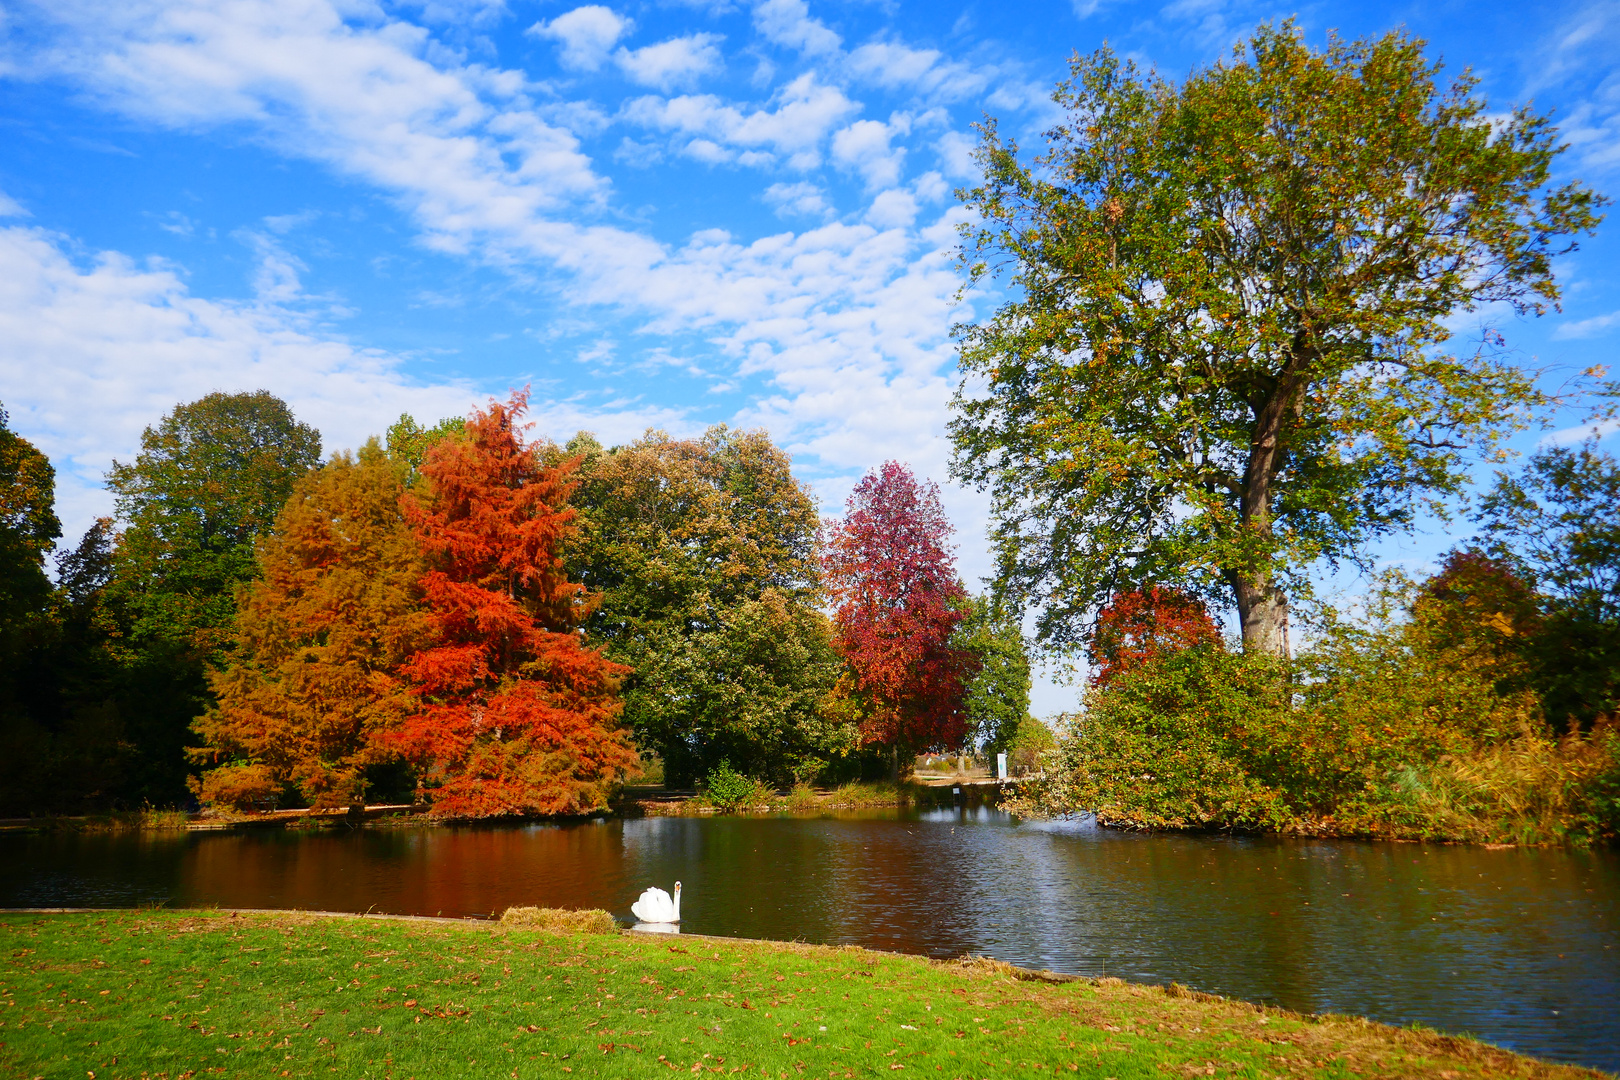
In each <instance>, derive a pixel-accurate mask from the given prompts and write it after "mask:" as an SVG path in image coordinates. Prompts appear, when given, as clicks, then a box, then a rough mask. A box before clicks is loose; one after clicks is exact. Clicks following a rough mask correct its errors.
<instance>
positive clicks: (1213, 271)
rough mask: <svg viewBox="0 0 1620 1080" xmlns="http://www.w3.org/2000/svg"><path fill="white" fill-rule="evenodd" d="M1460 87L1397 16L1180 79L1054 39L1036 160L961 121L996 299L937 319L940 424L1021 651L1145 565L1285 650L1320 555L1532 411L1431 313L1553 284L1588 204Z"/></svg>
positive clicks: (976, 270)
mask: <svg viewBox="0 0 1620 1080" xmlns="http://www.w3.org/2000/svg"><path fill="white" fill-rule="evenodd" d="M1476 82H1477V80H1476V79H1475V78H1474V77H1473V76H1471V75H1468V74H1466V73H1465V74H1463V75H1462V76H1460V77H1458V78H1456V79H1454V80H1452V81H1451V82H1450V84H1449V85H1446V84H1443V83H1442V82H1441V79H1440V66H1439V65H1438V64H1437V63H1435V62H1432V61H1430V60H1428V59H1427V58H1426V57H1425V56H1424V53H1423V47H1422V43H1421V42H1419V41H1416V40H1413V39H1411V38H1409V37H1406V36H1404V35H1402V34H1399V33H1391V34H1389V35H1386V36H1384V37H1382V38H1378V39H1375V40H1365V41H1357V42H1345V41H1341V40H1338V39H1336V38H1330V39H1329V41H1328V44H1327V46H1326V48H1324V49H1322V50H1316V49H1313V48H1311V47H1309V46H1308V45H1307V44H1306V43H1305V41H1304V38H1303V34H1302V33H1301V32H1300V31H1299V30H1298V29H1297V28H1296V27H1294V26H1293V25H1292V24H1284V25H1282V26H1280V27H1272V26H1263V27H1261V28H1260V29H1259V30H1258V31H1257V32H1256V33H1255V34H1254V36H1253V37H1252V38H1251V40H1250V41H1249V42H1248V43H1247V45H1246V46H1245V47H1240V48H1239V49H1238V50H1237V51H1236V52H1235V53H1234V54H1233V56H1232V57H1231V59H1230V60H1229V61H1228V62H1225V63H1219V64H1216V65H1214V66H1212V67H1209V68H1206V69H1203V70H1199V71H1195V72H1193V73H1192V74H1191V75H1189V76H1188V77H1187V78H1186V79H1185V80H1184V81H1183V82H1181V83H1180V84H1173V83H1171V82H1169V81H1167V80H1165V79H1163V78H1160V77H1158V76H1156V75H1150V74H1146V73H1143V72H1141V71H1139V70H1138V69H1136V68H1135V67H1134V66H1133V65H1132V64H1131V63H1129V62H1125V61H1122V60H1121V59H1120V58H1119V57H1118V56H1117V55H1116V54H1115V53H1113V52H1112V51H1111V50H1109V49H1106V48H1105V49H1103V50H1102V51H1100V52H1098V53H1096V54H1095V55H1093V56H1091V57H1086V58H1076V60H1075V61H1074V62H1073V65H1072V76H1071V78H1070V79H1069V80H1068V81H1066V82H1064V83H1062V84H1061V85H1060V86H1059V87H1058V89H1057V91H1056V93H1055V94H1054V100H1055V101H1056V102H1057V104H1058V105H1059V107H1060V108H1061V109H1062V110H1063V112H1064V114H1065V115H1064V117H1063V119H1062V121H1061V122H1060V123H1059V124H1058V125H1057V126H1056V127H1055V128H1053V130H1052V131H1051V132H1049V133H1048V135H1047V148H1046V152H1045V153H1044V154H1043V155H1042V156H1040V157H1038V158H1036V159H1035V161H1034V162H1032V163H1026V162H1025V161H1024V160H1022V159H1021V157H1020V152H1019V147H1018V146H1017V144H1016V143H1014V142H1013V141H1011V140H1007V139H1004V138H1003V137H1002V136H1001V134H1000V133H999V131H998V129H997V127H996V125H995V123H994V122H993V121H991V122H988V123H987V124H986V125H985V127H984V133H983V139H982V141H981V143H980V146H979V151H978V162H979V164H980V165H981V166H982V168H983V169H984V174H985V179H984V182H983V183H982V184H981V185H979V186H977V187H975V188H973V189H972V190H970V191H969V192H968V193H967V195H966V201H967V203H968V205H969V207H970V208H971V209H972V210H973V211H974V220H973V222H972V223H970V224H967V225H964V226H963V237H964V241H963V248H962V259H963V264H964V267H965V269H966V271H967V274H968V277H969V282H970V284H972V283H976V282H979V281H981V280H985V279H988V278H990V277H993V276H997V275H1002V274H1005V275H1007V278H1006V281H1005V284H1006V285H1007V286H1008V288H1007V289H1006V295H1008V296H1009V297H1011V298H1010V299H1008V300H1007V301H1006V303H1004V304H1003V305H1002V306H1001V307H1000V308H999V309H998V310H997V311H996V312H995V314H994V316H993V317H992V318H990V319H988V320H986V321H984V322H982V323H979V324H970V325H964V326H960V327H958V328H957V336H958V340H959V342H960V350H961V364H962V369H963V372H964V382H963V387H962V390H961V392H960V393H959V394H958V396H957V399H956V417H955V419H954V420H953V422H952V424H951V433H952V437H953V439H954V441H955V444H956V453H957V458H956V472H957V475H958V476H959V477H960V478H961V479H963V480H965V481H967V482H969V483H972V484H975V485H977V486H979V487H980V488H981V489H988V490H990V492H991V493H992V495H993V497H994V503H993V507H994V514H995V518H996V527H995V534H994V535H995V543H996V547H997V552H998V560H999V562H998V580H997V590H998V593H999V594H1000V595H1002V596H1004V597H1007V598H1010V599H1011V600H1012V601H1014V602H1015V603H1017V604H1020V605H1023V604H1027V605H1031V606H1033V607H1034V608H1035V609H1036V610H1037V611H1038V620H1037V627H1038V632H1039V637H1040V640H1042V641H1043V642H1044V643H1046V644H1047V645H1049V646H1052V647H1055V648H1075V647H1078V646H1079V645H1080V644H1082V643H1083V641H1084V640H1085V637H1086V635H1087V633H1088V631H1089V624H1090V619H1091V613H1093V612H1095V611H1096V610H1097V609H1099V608H1100V607H1102V606H1103V605H1104V604H1105V603H1107V602H1108V600H1109V599H1110V598H1111V597H1112V596H1114V595H1116V594H1118V593H1123V592H1128V591H1130V590H1131V589H1134V588H1139V587H1141V586H1143V585H1146V584H1160V585H1166V586H1176V587H1183V588H1186V589H1189V590H1191V591H1193V592H1197V593H1203V594H1205V595H1209V596H1212V597H1218V598H1220V599H1222V600H1225V601H1227V602H1230V603H1233V604H1234V605H1235V606H1236V608H1237V609H1238V613H1239V616H1240V619H1241V628H1242V634H1243V640H1244V643H1245V647H1246V648H1251V649H1257V650H1259V651H1263V652H1268V653H1272V654H1282V653H1285V652H1286V651H1287V643H1288V637H1287V628H1288V621H1287V620H1288V611H1287V598H1288V594H1289V592H1291V591H1294V592H1297V591H1298V590H1300V589H1302V588H1305V587H1307V583H1308V579H1309V572H1310V569H1311V567H1312V566H1313V565H1314V564H1315V563H1317V561H1318V560H1322V559H1327V560H1342V559H1347V560H1359V559H1360V558H1361V556H1362V553H1363V552H1364V550H1365V543H1366V541H1367V540H1369V539H1370V538H1373V537H1377V536H1379V535H1381V534H1385V533H1388V532H1390V531H1391V530H1396V529H1401V528H1405V527H1406V526H1408V525H1409V524H1410V522H1411V521H1412V519H1413V515H1414V513H1415V512H1416V511H1417V510H1418V509H1419V508H1420V507H1423V506H1425V505H1430V506H1433V505H1437V504H1439V503H1443V502H1444V500H1446V499H1447V498H1448V497H1450V496H1452V495H1454V494H1456V493H1457V492H1458V491H1460V490H1461V489H1462V487H1463V486H1464V485H1465V484H1466V483H1467V481H1468V479H1469V471H1468V465H1469V455H1470V452H1478V453H1483V454H1485V455H1491V454H1493V453H1495V452H1496V449H1497V446H1498V443H1499V441H1500V440H1501V439H1502V438H1503V437H1504V436H1505V435H1506V434H1509V433H1511V432H1512V431H1514V430H1516V429H1517V428H1519V427H1520V426H1522V424H1524V423H1525V422H1526V420H1527V419H1528V418H1529V417H1530V416H1531V415H1532V414H1534V413H1535V412H1536V411H1537V410H1539V409H1540V408H1541V407H1543V406H1545V405H1547V404H1549V399H1548V397H1547V395H1546V394H1544V393H1543V392H1542V391H1541V390H1539V389H1538V388H1537V385H1536V373H1535V372H1532V371H1527V370H1524V369H1522V368H1520V367H1518V366H1516V365H1514V364H1513V363H1512V362H1511V361H1510V360H1508V359H1506V358H1505V356H1504V354H1502V353H1501V352H1500V350H1498V349H1496V348H1495V347H1494V345H1495V344H1496V343H1497V342H1498V340H1499V339H1498V337H1497V335H1495V334H1494V333H1491V334H1489V335H1487V340H1486V341H1485V342H1484V343H1483V344H1481V346H1480V347H1479V348H1477V349H1470V348H1465V349H1463V350H1459V351H1452V350H1451V349H1450V348H1449V346H1448V343H1447V340H1448V338H1449V337H1450V336H1451V331H1450V330H1449V329H1448V325H1447V324H1448V320H1449V319H1451V318H1452V317H1453V316H1454V315H1455V314H1456V313H1457V312H1459V311H1465V310H1472V309H1474V308H1476V307H1478V306H1480V305H1485V304H1492V303H1503V304H1507V305H1510V306H1511V307H1513V308H1514V309H1516V310H1518V311H1521V312H1524V311H1530V312H1535V313H1540V312H1541V311H1542V310H1543V309H1544V308H1545V307H1546V306H1547V305H1549V304H1552V303H1555V302H1556V301H1557V299H1558V296H1559V291H1558V287H1557V285H1556V283H1555V281H1554V279H1553V275H1552V270H1551V261H1552V258H1553V257H1554V256H1555V255H1556V254H1558V253H1559V252H1560V251H1563V250H1568V249H1569V248H1570V247H1572V246H1573V245H1572V244H1571V243H1570V242H1569V238H1570V237H1573V236H1576V235H1579V234H1582V233H1587V232H1590V231H1591V230H1592V229H1593V228H1594V226H1595V225H1596V224H1597V222H1598V221H1599V215H1598V210H1599V209H1600V207H1601V206H1602V204H1603V201H1604V200H1603V199H1602V198H1601V197H1599V196H1597V195H1595V194H1593V193H1592V192H1591V191H1589V190H1587V189H1585V188H1583V187H1581V186H1580V185H1579V184H1573V183H1572V184H1567V185H1564V186H1561V187H1556V188H1549V178H1550V176H1551V167H1552V163H1553V160H1554V158H1555V157H1556V156H1557V154H1558V153H1559V152H1560V150H1561V147H1560V145H1559V142H1558V135H1557V131H1556V130H1555V128H1554V127H1553V126H1552V124H1551V123H1550V122H1549V121H1548V119H1547V118H1546V117H1544V116H1539V115H1537V114H1535V113H1533V112H1531V111H1530V110H1528V109H1516V110H1512V111H1504V110H1502V109H1500V108H1495V109H1493V108H1490V107H1488V106H1487V104H1486V102H1485V101H1484V100H1483V99H1482V98H1480V97H1478V96H1477V95H1476V94H1475V93H1474V89H1475V86H1476Z"/></svg>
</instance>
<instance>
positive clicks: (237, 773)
mask: <svg viewBox="0 0 1620 1080" xmlns="http://www.w3.org/2000/svg"><path fill="white" fill-rule="evenodd" d="M405 472H406V470H405V466H404V464H403V463H402V462H400V461H398V460H397V459H395V458H392V457H390V456H389V455H388V454H387V453H385V452H384V451H383V449H382V448H381V447H380V446H379V445H378V444H377V440H375V439H372V440H371V441H370V442H368V443H367V444H366V445H365V446H364V447H362V448H361V450H360V453H359V456H358V457H357V458H356V457H351V456H350V455H349V454H347V453H342V454H337V455H334V456H333V458H332V459H331V460H330V461H329V462H327V463H326V465H325V466H323V467H322V468H320V469H317V470H314V471H312V472H310V473H308V474H306V475H305V476H304V477H303V478H302V479H300V480H299V481H298V482H297V484H296V485H295V486H294V488H293V493H292V496H291V498H289V499H288V500H287V503H286V505H285V506H284V507H283V508H282V510H281V513H280V514H279V515H278V516H277V518H276V522H275V526H274V527H273V528H272V529H271V530H270V532H269V533H268V534H267V535H266V536H265V537H264V539H262V540H261V541H260V542H259V546H258V552H257V557H258V571H259V574H258V577H257V578H256V579H255V580H254V581H253V583H252V584H251V585H250V586H249V587H248V588H247V589H246V591H245V592H244V593H243V595H242V597H241V600H240V603H239V606H238V609H237V614H236V621H235V640H234V646H235V647H234V649H233V650H232V660H231V663H230V664H229V665H228V666H227V667H226V668H225V669H224V670H221V671H217V672H215V673H214V674H213V675H212V677H211V682H212V684H213V689H214V693H215V696H216V697H217V700H218V704H217V705H216V706H215V707H214V708H213V709H210V710H209V711H208V712H207V713H205V714H204V715H203V716H201V717H199V718H198V719H197V720H196V721H194V722H193V724H192V730H193V731H195V732H196V733H197V734H198V735H199V736H200V737H201V739H202V742H203V746H201V747H199V748H197V749H195V750H193V751H192V752H191V756H192V758H193V760H194V761H196V762H197V763H198V764H201V765H204V766H208V768H207V770H206V771H205V772H203V774H202V776H201V777H200V778H194V779H193V780H192V781H191V786H192V790H193V791H194V792H195V793H196V794H197V796H198V797H199V798H200V799H201V800H202V801H203V802H205V803H213V804H218V805H227V806H235V807H237V808H239V809H246V808H250V807H265V806H273V805H275V804H276V802H277V801H279V799H280V798H281V797H282V795H283V794H284V793H285V792H287V791H288V790H289V789H291V790H292V791H294V792H296V793H297V795H298V796H299V798H301V799H302V800H304V801H306V802H307V803H308V804H309V805H310V806H314V807H333V806H350V805H353V804H356V803H360V802H363V801H364V800H365V798H366V796H367V794H368V793H369V792H368V788H370V787H371V785H372V783H373V781H374V779H375V777H376V774H377V770H378V769H379V768H386V767H387V766H388V765H389V764H390V762H391V760H392V754H391V753H390V752H389V751H388V750H387V748H386V747H385V745H384V741H385V740H384V735H385V733H387V732H391V731H394V730H396V729H397V728H398V727H399V725H400V724H401V723H402V722H403V720H404V718H405V717H406V716H408V715H410V714H411V713H412V712H413V711H414V710H415V708H416V703H415V699H414V696H413V695H412V693H411V688H410V686H409V684H408V683H407V682H406V681H405V680H404V679H403V678H401V677H400V674H399V668H400V665H401V664H402V663H404V661H405V660H406V659H407V658H408V657H410V656H411V655H413V654H414V653H415V652H416V651H417V650H419V649H421V648H422V647H423V646H425V645H427V644H430V643H431V641H432V634H433V629H432V627H431V626H430V625H429V623H428V620H427V616H426V614H425V613H424V612H423V611H422V610H421V600H420V590H419V588H418V586H417V579H418V578H419V577H420V576H421V573H422V566H421V560H420V557H419V549H418V545H417V541H416V537H415V535H414V534H413V533H412V531H411V530H410V528H409V527H407V525H406V524H405V521H404V519H403V518H402V517H401V516H400V507H399V499H400V495H401V494H402V493H403V492H404V490H405Z"/></svg>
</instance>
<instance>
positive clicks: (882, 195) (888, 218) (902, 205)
mask: <svg viewBox="0 0 1620 1080" xmlns="http://www.w3.org/2000/svg"><path fill="white" fill-rule="evenodd" d="M866 220H867V221H870V222H871V223H872V224H873V225H876V226H877V227H878V228H880V229H909V228H910V227H911V223H912V222H914V221H916V220H917V199H916V197H915V196H914V195H912V194H911V192H909V191H904V190H902V189H900V188H890V189H889V190H888V191H883V192H879V193H878V196H877V198H875V199H873V200H872V205H871V207H870V208H869V209H868V210H867V211H866Z"/></svg>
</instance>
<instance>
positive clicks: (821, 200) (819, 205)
mask: <svg viewBox="0 0 1620 1080" xmlns="http://www.w3.org/2000/svg"><path fill="white" fill-rule="evenodd" d="M765 202H766V203H767V204H768V205H770V206H771V207H773V208H774V209H775V210H776V215H777V217H784V218H785V217H818V218H827V217H831V216H832V212H833V208H832V204H830V203H829V202H828V201H827V193H826V192H825V191H823V190H821V188H819V187H817V186H816V185H815V184H811V183H805V182H802V181H801V182H800V183H797V184H772V185H771V186H770V187H768V188H766V189H765Z"/></svg>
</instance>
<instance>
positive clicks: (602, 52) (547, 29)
mask: <svg viewBox="0 0 1620 1080" xmlns="http://www.w3.org/2000/svg"><path fill="white" fill-rule="evenodd" d="M631 25H632V24H631V22H630V20H629V19H627V18H625V17H624V16H623V15H620V14H619V13H618V12H616V11H614V10H613V9H612V8H606V7H603V6H602V5H600V4H587V5H586V6H584V7H577V8H575V9H574V10H573V11H569V12H566V13H564V14H562V15H559V16H557V17H556V18H555V19H552V20H551V21H550V22H537V23H535V24H534V25H533V26H531V27H529V29H528V33H530V34H533V35H534V36H535V37H539V38H548V39H550V40H552V41H555V42H558V43H559V44H560V45H561V46H562V54H561V56H560V59H561V61H562V65H563V67H566V68H573V69H574V70H576V71H595V70H597V69H598V68H600V67H601V66H602V64H603V63H604V62H605V61H606V60H607V58H608V54H609V52H611V51H612V49H613V46H615V45H617V44H618V43H619V39H620V38H622V37H624V35H625V34H627V33H629V32H630V28H631Z"/></svg>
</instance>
